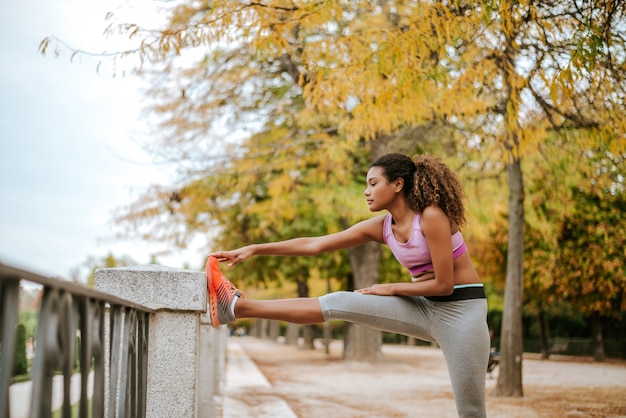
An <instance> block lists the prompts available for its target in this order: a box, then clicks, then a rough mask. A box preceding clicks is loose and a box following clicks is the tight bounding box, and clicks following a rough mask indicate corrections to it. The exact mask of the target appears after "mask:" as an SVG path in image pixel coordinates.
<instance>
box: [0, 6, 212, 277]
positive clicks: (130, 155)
mask: <svg viewBox="0 0 626 418" xmlns="http://www.w3.org/2000/svg"><path fill="white" fill-rule="evenodd" d="M164 4H165V3H162V2H155V1H146V0H137V1H133V2H132V3H131V2H119V3H118V4H115V3H111V2H100V1H95V0H49V1H47V0H20V1H16V2H2V3H0V50H1V51H2V54H3V65H2V66H0V155H1V157H2V164H1V165H0V237H1V239H0V260H1V261H3V262H14V263H17V264H18V265H19V266H21V267H26V268H31V267H32V268H33V269H34V270H36V271H42V272H45V273H47V274H51V275H56V276H62V277H68V276H69V274H70V271H71V270H72V269H74V268H76V267H78V266H80V265H81V264H82V263H83V262H84V261H85V260H86V259H87V258H88V257H89V256H94V257H103V256H105V255H106V254H107V253H109V252H113V254H115V255H117V256H122V255H127V256H130V257H131V258H133V259H135V260H137V261H138V262H140V263H146V262H148V261H149V259H150V254H152V253H157V252H163V251H166V250H168V249H171V246H170V247H168V246H165V245H147V244H145V243H141V242H132V243H129V242H119V241H112V240H110V239H109V238H110V237H111V234H112V230H111V225H110V220H111V214H112V212H113V210H114V209H115V208H118V207H120V206H124V205H126V204H128V203H130V202H131V201H132V200H133V199H134V198H136V197H137V195H138V193H139V191H141V190H143V189H144V188H145V187H146V186H148V185H149V184H151V183H162V184H163V183H164V184H167V183H171V181H172V179H173V177H172V172H173V170H171V169H168V168H167V167H163V166H154V165H151V164H148V163H149V161H150V156H148V155H146V154H144V153H143V152H142V150H141V148H140V147H139V146H138V145H137V143H136V142H135V141H134V135H136V133H137V132H145V131H146V130H147V129H146V127H145V126H143V125H142V123H143V121H142V120H141V113H140V112H141V109H142V106H143V103H142V102H143V96H142V95H141V92H140V80H138V79H136V78H134V77H132V76H126V77H115V78H113V77H112V74H111V73H110V72H109V73H107V72H104V73H103V74H98V73H97V72H96V64H97V59H96V60H92V59H86V58H84V59H77V60H74V61H73V62H70V59H69V55H68V54H63V55H62V56H61V57H59V58H54V57H53V56H51V55H49V56H47V57H43V56H41V55H40V54H38V51H37V50H38V46H39V42H40V41H41V40H42V39H43V38H44V37H46V36H51V35H53V36H56V37H58V38H59V39H62V40H63V41H65V42H67V43H68V44H69V45H71V46H72V47H75V48H78V49H84V50H90V51H93V52H101V51H104V50H109V51H112V50H118V48H117V46H118V45H119V44H118V42H123V40H121V41H120V40H111V39H107V38H105V37H104V36H103V35H102V33H103V30H104V28H105V27H106V26H107V25H108V22H105V20H104V18H105V15H106V13H107V12H109V11H112V12H114V13H115V14H116V15H118V16H119V18H120V19H128V20H132V19H139V18H140V19H142V21H143V22H147V23H146V24H154V23H156V22H159V20H160V19H162V17H160V16H159V14H158V13H157V8H158V7H162V6H163V5H164ZM142 139H143V138H142ZM202 257H203V254H201V253H200V254H199V253H198V252H197V251H194V250H192V251H187V252H184V253H183V252H176V251H174V254H173V255H172V256H169V257H161V258H159V260H160V261H161V262H162V263H163V264H167V265H171V266H174V267H181V266H182V265H183V263H184V262H189V263H191V265H192V266H193V267H194V268H195V267H197V266H198V264H199V263H201V262H202Z"/></svg>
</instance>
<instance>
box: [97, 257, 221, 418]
mask: <svg viewBox="0 0 626 418" xmlns="http://www.w3.org/2000/svg"><path fill="white" fill-rule="evenodd" d="M206 286H207V284H206V276H205V274H204V272H199V271H190V270H181V269H173V268H167V267H161V266H155V265H150V266H137V267H117V268H107V269H99V270H97V271H96V274H95V288H96V289H97V290H99V291H102V292H106V293H109V294H111V295H114V296H117V297H120V298H124V299H126V300H129V301H132V302H135V303H138V304H141V305H145V306H147V307H149V308H151V309H153V310H154V313H153V314H152V315H151V317H150V329H149V341H150V349H149V352H148V369H147V387H146V417H148V418H156V417H177V418H186V417H190V418H196V417H202V418H211V417H215V416H216V410H217V408H216V404H215V396H216V395H217V394H219V389H220V385H221V382H222V381H223V378H224V367H225V356H226V339H227V337H228V330H227V328H226V327H220V328H217V329H216V328H212V327H211V325H210V321H209V320H208V318H207V316H206V311H207V296H206V293H207V292H206ZM105 338H106V337H105ZM105 346H106V347H108V346H109V345H108V344H105ZM105 358H106V356H105ZM118 395H119V394H116V396H118ZM107 396H111V394H108V395H107Z"/></svg>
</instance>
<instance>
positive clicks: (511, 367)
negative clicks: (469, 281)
mask: <svg viewBox="0 0 626 418" xmlns="http://www.w3.org/2000/svg"><path fill="white" fill-rule="evenodd" d="M507 172H508V180H509V242H508V253H507V266H506V287H505V290H504V312H503V313H502V329H501V332H500V373H498V383H497V385H496V388H495V390H494V392H493V394H494V395H496V396H523V390H522V354H523V341H522V292H523V288H524V287H523V273H524V271H523V260H524V257H523V255H524V186H523V181H522V167H521V161H520V158H515V157H511V161H510V162H509V163H508V164H507Z"/></svg>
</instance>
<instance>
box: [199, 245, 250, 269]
mask: <svg viewBox="0 0 626 418" xmlns="http://www.w3.org/2000/svg"><path fill="white" fill-rule="evenodd" d="M253 255H254V248H253V246H252V245H247V246H245V247H241V248H238V249H236V250H231V251H216V252H214V253H211V254H209V257H215V258H217V260H218V261H219V262H220V263H223V262H224V261H230V263H228V266H230V267H232V266H235V265H237V264H239V263H241V262H243V261H246V260H247V259H248V258H250V257H252V256H253Z"/></svg>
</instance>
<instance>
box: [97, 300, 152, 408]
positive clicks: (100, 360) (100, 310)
mask: <svg viewBox="0 0 626 418" xmlns="http://www.w3.org/2000/svg"><path fill="white" fill-rule="evenodd" d="M90 305H91V306H92V307H93V329H94V332H93V334H91V336H92V338H93V339H92V341H91V353H92V355H93V362H94V366H93V369H94V370H93V371H94V379H93V399H92V407H91V412H92V416H93V417H96V418H102V417H104V388H105V384H104V378H105V376H104V323H105V322H104V315H105V308H104V302H103V301H98V300H93V301H90ZM144 382H146V381H145V380H144ZM143 416H145V415H143Z"/></svg>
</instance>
